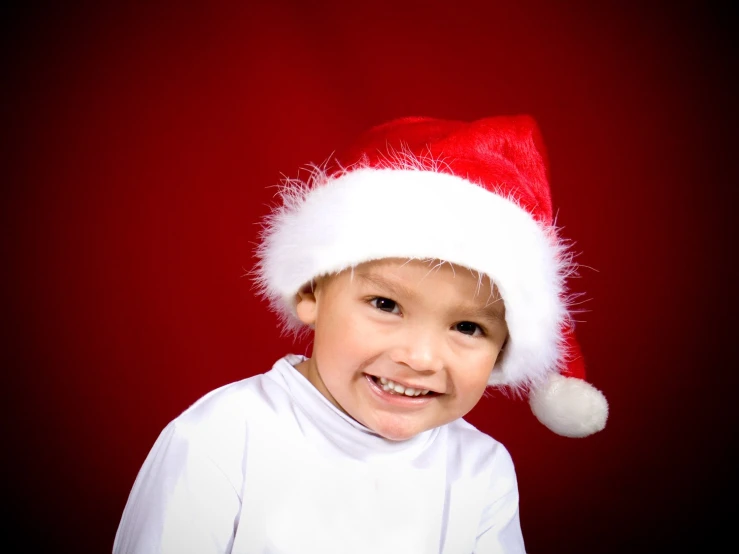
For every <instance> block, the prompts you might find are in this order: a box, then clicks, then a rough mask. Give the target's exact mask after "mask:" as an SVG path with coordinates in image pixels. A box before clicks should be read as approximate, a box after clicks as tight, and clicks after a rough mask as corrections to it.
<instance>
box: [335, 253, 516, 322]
mask: <svg viewBox="0 0 739 554" xmlns="http://www.w3.org/2000/svg"><path fill="white" fill-rule="evenodd" d="M347 275H348V278H349V279H351V280H352V281H353V282H354V284H355V285H357V286H371V287H374V288H377V289H380V290H381V291H386V292H387V293H388V294H390V295H392V296H393V297H394V298H393V299H398V298H411V299H413V298H419V297H426V298H428V299H431V300H434V301H436V302H439V303H448V304H453V305H458V306H459V307H460V308H465V309H471V310H477V311H480V310H483V311H485V315H490V316H491V317H493V318H494V319H504V317H505V315H504V314H505V311H504V310H505V307H504V303H503V301H502V299H501V296H500V293H499V292H498V289H497V287H496V286H495V284H494V283H493V282H492V280H491V279H490V278H489V277H488V276H487V275H485V274H481V273H479V272H477V271H474V270H471V269H469V268H467V267H463V266H459V265H456V264H451V263H449V262H444V261H442V260H416V259H412V260H407V259H397V258H387V259H382V260H376V261H372V262H367V263H364V264H360V265H358V266H357V267H355V268H353V269H350V270H347Z"/></svg>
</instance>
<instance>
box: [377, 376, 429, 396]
mask: <svg viewBox="0 0 739 554" xmlns="http://www.w3.org/2000/svg"><path fill="white" fill-rule="evenodd" d="M380 383H382V390H384V391H386V392H390V393H393V394H404V395H405V396H419V395H426V394H428V393H429V390H428V389H414V388H413V387H407V388H406V387H404V386H403V385H400V384H398V383H396V382H394V381H391V380H390V379H387V378H385V377H380Z"/></svg>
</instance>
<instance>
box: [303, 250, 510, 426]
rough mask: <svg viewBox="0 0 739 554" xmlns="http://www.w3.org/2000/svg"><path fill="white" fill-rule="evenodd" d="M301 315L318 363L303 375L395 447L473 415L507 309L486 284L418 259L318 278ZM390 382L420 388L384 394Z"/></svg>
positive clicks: (503, 333) (306, 295)
mask: <svg viewBox="0 0 739 554" xmlns="http://www.w3.org/2000/svg"><path fill="white" fill-rule="evenodd" d="M297 313H298V316H299V317H300V319H301V320H302V321H303V322H304V323H306V324H308V325H313V326H314V329H315V336H314V341H313V353H312V357H311V358H310V359H309V360H306V361H305V362H303V363H302V364H300V365H299V366H298V369H299V370H300V371H301V373H303V375H305V376H306V377H307V378H308V379H309V380H310V381H311V382H312V383H313V385H314V386H315V387H316V388H317V389H318V390H319V391H321V393H323V395H324V396H326V398H328V399H329V400H330V401H331V402H333V404H334V405H336V406H337V407H338V408H339V409H341V410H342V411H344V412H345V413H346V414H348V415H349V416H351V417H352V418H354V419H355V420H357V421H359V422H360V423H362V424H364V425H365V426H366V427H369V428H370V429H372V430H374V431H375V432H376V433H378V434H380V435H382V436H383V437H385V438H388V439H391V440H403V439H408V438H411V437H413V436H414V435H417V434H418V433H421V432H422V431H426V430H428V429H432V428H434V427H438V426H440V425H443V424H445V423H448V422H450V421H453V420H455V419H457V418H459V417H463V416H464V415H465V414H467V413H468V412H469V411H470V410H471V409H472V408H473V407H474V406H475V404H477V402H478V401H479V400H480V398H481V397H482V395H483V393H484V392H485V387H486V385H487V379H488V377H489V375H490V372H491V370H492V368H493V365H494V364H495V360H496V359H497V357H498V354H499V353H500V350H501V348H502V346H503V343H504V342H505V340H506V337H507V327H506V324H505V308H504V305H503V301H502V300H501V299H500V297H499V296H498V293H497V290H495V289H494V288H491V284H490V281H489V280H488V279H487V278H483V279H482V281H479V279H478V275H477V274H476V273H472V272H470V271H469V270H468V269H465V268H461V267H458V266H452V265H450V264H443V265H441V266H438V265H435V264H429V263H428V262H423V261H418V260H413V261H407V260H396V259H388V260H380V261H376V262H370V263H366V264H362V265H360V266H358V267H357V268H355V269H354V271H353V272H352V271H349V270H347V271H344V272H342V273H340V274H338V275H334V276H331V277H326V278H322V279H319V280H318V281H317V282H316V284H315V286H314V288H313V292H310V291H309V292H301V293H300V294H299V298H298V304H297ZM385 380H388V381H392V382H394V383H396V384H397V385H401V386H404V387H405V388H408V387H411V388H412V389H415V390H411V391H406V392H410V393H411V396H408V395H407V394H405V393H401V394H398V392H397V391H396V392H392V391H390V390H385V389H387V384H386V385H385V387H383V383H384V382H385ZM391 384H392V383H391ZM398 388H400V387H398ZM401 390H402V389H401ZM425 390H428V391H430V392H428V393H426V394H423V391H425ZM419 392H420V394H419Z"/></svg>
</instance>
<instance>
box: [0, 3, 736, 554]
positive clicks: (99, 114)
mask: <svg viewBox="0 0 739 554" xmlns="http://www.w3.org/2000/svg"><path fill="white" fill-rule="evenodd" d="M311 4H314V5H313V6H311ZM560 4H561V5H566V6H567V7H554V6H555V5H560ZM628 4H629V3H628V2H627V3H624V2H562V3H557V2H545V1H543V0H542V1H538V2H532V1H526V2H506V3H502V2H496V1H493V0H491V1H488V2H485V3H482V2H480V3H477V4H474V3H471V2H464V1H461V2H450V3H449V4H448V5H442V4H438V5H435V4H434V3H433V2H431V3H429V2H415V3H414V2H407V1H397V2H392V3H385V2H381V1H378V2H375V3H364V4H360V3H354V2H348V1H346V0H345V1H323V2H313V3H310V2H299V1H293V2H286V1H275V2H252V3H249V5H248V6H246V5H240V7H236V6H237V5H230V6H225V5H222V6H220V7H218V8H215V7H213V6H212V5H211V4H208V3H201V4H194V3H191V4H187V5H185V4H181V3H177V4H175V3H170V4H169V5H167V4H159V5H158V6H155V7H152V6H147V5H144V4H143V3H142V4H140V5H135V6H134V5H132V6H130V7H126V8H123V7H117V8H113V7H110V6H106V7H100V6H95V5H89V6H83V5H82V4H77V5H76V7H72V8H70V7H69V6H67V7H66V8H64V9H62V8H55V9H53V10H52V9H41V8H36V9H35V11H32V10H27V11H24V12H16V13H14V14H8V17H7V18H6V20H5V27H6V31H5V32H4V33H3V42H4V51H5V54H6V56H5V61H6V63H7V64H9V65H8V67H7V69H6V71H5V72H4V74H5V76H6V78H7V81H6V83H5V85H4V89H5V93H6V94H7V95H8V97H7V100H6V101H5V102H4V103H3V104H4V107H3V111H4V114H3V120H4V122H5V123H4V125H3V126H4V128H5V129H6V132H7V136H6V139H9V145H8V147H7V148H6V149H5V152H6V154H7V155H8V160H7V161H6V163H5V164H4V167H5V171H6V178H5V179H4V181H5V182H4V185H5V186H4V187H3V188H4V196H5V200H4V201H3V203H2V205H3V221H4V223H5V224H6V225H7V227H8V228H7V230H6V231H5V236H4V237H3V261H4V266H5V277H6V279H7V283H6V286H5V287H4V296H5V300H4V303H5V306H6V309H5V310H4V313H5V314H6V315H7V316H8V321H7V324H8V325H7V326H6V330H5V333H4V336H5V341H6V342H7V344H6V345H5V347H4V348H3V357H4V359H5V361H4V362H3V365H4V369H5V371H4V373H5V379H6V383H5V386H6V389H5V397H6V399H7V400H6V406H7V407H8V408H9V417H7V418H6V423H8V424H9V425H8V429H7V430H6V432H5V435H6V446H5V449H4V452H5V454H4V458H5V459H4V462H5V464H7V469H6V471H5V481H6V483H7V486H8V495H5V499H6V502H5V509H6V514H7V516H9V518H10V519H9V520H7V521H6V522H7V523H10V527H9V529H10V531H11V534H16V535H17V536H18V537H20V538H21V540H22V541H23V542H24V544H25V545H27V546H25V547H24V550H31V551H42V550H44V549H45V548H46V549H49V550H52V551H57V552H60V551H62V552H106V551H109V550H110V547H111V545H112V540H113V536H114V534H115V530H116V527H117V524H118V521H119V518H120V515H121V512H122V510H123V506H124V504H125V502H126V498H127V495H128V492H129V490H130V487H131V485H132V484H133V480H134V478H135V476H136V473H137V471H138V469H139V467H140V465H141V463H142V462H143V460H144V457H145V456H146V454H147V452H148V450H149V448H150V447H151V445H152V443H153V442H154V440H155V439H156V437H157V435H158V433H159V431H160V430H161V429H162V428H163V427H164V426H165V425H166V423H167V422H168V421H169V420H170V419H172V418H173V417H175V416H177V415H178V414H179V413H180V412H181V411H182V410H183V409H185V408H186V407H187V406H188V405H189V404H190V403H191V402H193V401H194V400H196V399H197V398H198V397H199V396H200V395H202V394H204V393H205V392H207V391H209V390H211V389H212V388H214V387H217V386H219V385H222V384H224V383H227V382H230V381H233V380H237V379H240V378H243V377H246V376H249V375H252V374H254V373H257V372H262V371H264V370H266V369H268V368H269V367H270V366H271V364H272V363H273V362H274V360H275V359H277V358H278V357H280V356H282V355H283V354H284V353H286V352H288V351H295V352H305V351H306V345H295V346H294V345H292V344H291V343H290V341H289V340H288V339H285V338H282V339H281V338H278V337H277V335H276V326H275V323H276V321H275V318H274V317H273V316H272V315H271V314H270V313H269V312H268V310H267V308H266V306H265V305H264V304H263V303H262V302H260V301H259V300H257V299H256V298H255V297H254V296H253V294H252V289H251V284H250V282H249V281H248V279H246V278H244V277H243V275H244V273H245V272H246V271H248V270H249V269H250V268H251V266H252V262H253V260H252V252H253V248H254V242H255V240H256V235H257V230H258V226H257V225H256V222H257V221H258V219H259V218H260V217H261V216H263V215H264V214H265V213H267V204H268V203H270V202H271V201H272V199H273V194H274V189H270V188H268V187H269V186H271V185H274V184H276V183H277V182H278V181H279V179H280V178H281V176H282V174H283V173H284V174H285V175H288V176H296V175H297V174H298V170H299V168H300V167H301V166H303V165H305V164H307V163H309V162H321V161H323V160H324V159H325V158H326V157H327V156H328V155H329V154H330V153H331V152H332V151H333V150H334V149H336V148H338V147H340V146H341V145H343V144H345V143H346V141H349V140H351V139H352V138H353V137H354V136H355V135H356V134H357V133H358V132H360V131H362V130H364V129H366V128H367V127H368V126H370V125H374V124H377V123H380V122H383V121H385V120H387V119H390V118H393V117H397V116H403V115H430V116H436V117H444V118H454V119H475V118H479V117H485V116H489V115H496V114H513V113H530V114H532V115H533V116H534V117H536V119H537V120H538V121H539V123H540V126H541V128H542V132H543V135H544V138H545V141H546V143H547V146H548V149H549V157H550V160H551V178H552V190H553V197H554V202H555V205H556V208H557V209H558V222H559V224H560V225H561V226H563V227H564V229H565V230H564V232H565V235H567V236H568V237H570V238H572V239H574V240H575V242H576V247H575V248H576V250H578V251H581V252H582V255H581V256H580V257H579V261H580V263H582V264H584V265H585V266H587V267H586V268H584V269H583V270H582V272H581V273H582V274H581V277H580V278H579V279H578V280H577V281H575V282H573V283H572V284H573V287H574V288H575V290H579V291H584V292H585V293H586V297H587V298H588V299H589V301H588V302H587V304H585V306H584V307H586V308H587V309H588V310H589V311H587V312H586V313H585V314H583V315H582V317H581V318H580V319H582V320H584V321H583V323H582V324H581V325H580V326H579V328H578V330H579V336H580V340H581V342H582V347H583V350H584V354H585V357H586V360H587V363H588V369H589V378H590V380H591V381H592V382H593V383H594V384H595V385H596V386H598V387H599V388H601V389H602V390H603V391H604V392H605V393H606V395H607V396H608V398H609V400H610V403H611V418H610V421H609V425H608V427H607V429H606V430H605V431H603V432H602V433H600V434H598V435H595V436H593V437H590V438H588V439H579V440H576V439H564V438H561V437H557V436H555V435H553V434H552V433H550V432H549V431H547V430H546V429H544V428H543V427H542V426H541V425H540V424H539V423H538V422H537V421H536V420H535V419H534V417H533V416H532V415H531V413H530V412H529V411H528V408H527V406H526V405H525V404H524V403H521V402H513V401H511V400H506V399H503V398H501V397H499V396H498V395H495V396H494V397H493V398H491V399H485V400H484V401H483V402H482V403H481V404H480V405H478V407H476V408H475V410H474V411H473V412H472V413H471V414H470V416H469V419H470V420H471V421H472V422H473V423H474V424H476V425H478V426H479V427H480V428H481V429H483V430H484V431H486V432H489V433H491V434H492V435H494V436H496V437H497V438H499V439H500V440H502V441H503V442H504V443H505V444H506V445H507V447H508V448H509V450H510V451H511V453H512V455H513V458H514V461H515V463H516V465H517V468H518V473H519V481H520V491H521V518H522V526H523V530H524V534H525V537H526V540H527V545H528V548H529V551H530V552H531V553H534V554H536V553H545V552H566V553H570V554H576V553H594V552H597V553H609V552H666V551H671V550H673V549H676V548H677V547H690V546H695V545H699V546H700V547H699V548H698V550H699V551H703V552H707V551H711V550H712V549H711V548H710V547H708V546H706V545H707V543H713V542H714V541H715V540H717V538H718V537H719V535H720V534H721V532H722V529H723V526H724V525H725V520H724V518H725V516H724V514H726V513H728V511H726V509H724V508H721V507H720V506H718V505H717V502H718V501H719V500H721V499H722V498H727V497H729V498H731V497H730V496H729V490H730V489H729V488H730V487H731V486H732V485H733V482H734V479H733V476H732V474H731V473H730V472H731V471H733V469H734V467H735V464H736V455H735V454H734V453H733V452H732V451H731V450H730V448H731V447H732V446H733V443H735V440H736V426H735V422H734V419H735V418H734V411H733V410H732V406H731V404H732V400H733V397H734V396H735V395H734V391H735V390H736V386H737V378H736V368H737V356H736V354H735V350H734V349H732V348H731V345H732V344H734V343H735V342H736V339H735V333H734V332H733V330H732V326H731V323H733V321H734V319H735V315H736V313H737V312H736V306H735V301H734V298H735V296H736V294H735V291H734V289H733V284H734V282H735V280H736V276H737V274H736V270H734V269H731V268H730V267H729V266H730V262H732V261H733V260H732V259H733V258H734V257H735V252H736V250H735V247H734V240H733V236H732V231H733V230H734V228H735V225H734V219H733V217H732V216H733V213H734V212H735V210H734V209H733V206H732V205H731V202H730V200H732V198H731V195H732V194H733V190H734V189H735V187H736V184H737V170H736V160H735V158H736V154H735V150H736V148H735V146H736V142H735V140H734V137H735V128H736V123H737V121H736V120H737V118H736V113H735V94H736V89H734V88H733V84H732V83H733V79H734V77H735V75H736V69H737V67H736V63H735V60H736V56H735V46H736V44H735V42H734V40H733V36H735V34H733V33H732V29H730V26H729V23H728V21H729V17H728V12H727V13H721V11H720V10H719V8H717V7H716V6H711V5H708V4H701V6H702V7H700V8H699V7H697V6H698V4H697V3H696V6H695V7H678V6H676V5H675V4H674V3H667V2H663V3H662V4H656V3H649V2H647V3H644V2H639V3H637V2H632V3H631V4H632V5H631V6H629V5H628ZM514 5H515V7H514ZM730 322H731V323H730ZM729 511H731V510H729Z"/></svg>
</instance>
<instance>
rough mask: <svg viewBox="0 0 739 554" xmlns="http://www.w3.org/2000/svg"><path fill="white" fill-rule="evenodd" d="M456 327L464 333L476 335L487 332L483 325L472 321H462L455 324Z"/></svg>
mask: <svg viewBox="0 0 739 554" xmlns="http://www.w3.org/2000/svg"><path fill="white" fill-rule="evenodd" d="M454 328H455V329H456V330H457V331H459V332H460V333H462V334H464V335H470V336H475V335H484V334H485V333H484V332H483V330H482V327H480V326H479V325H478V324H477V323H472V322H471V321H460V322H459V323H457V324H456V325H455V326H454Z"/></svg>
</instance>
